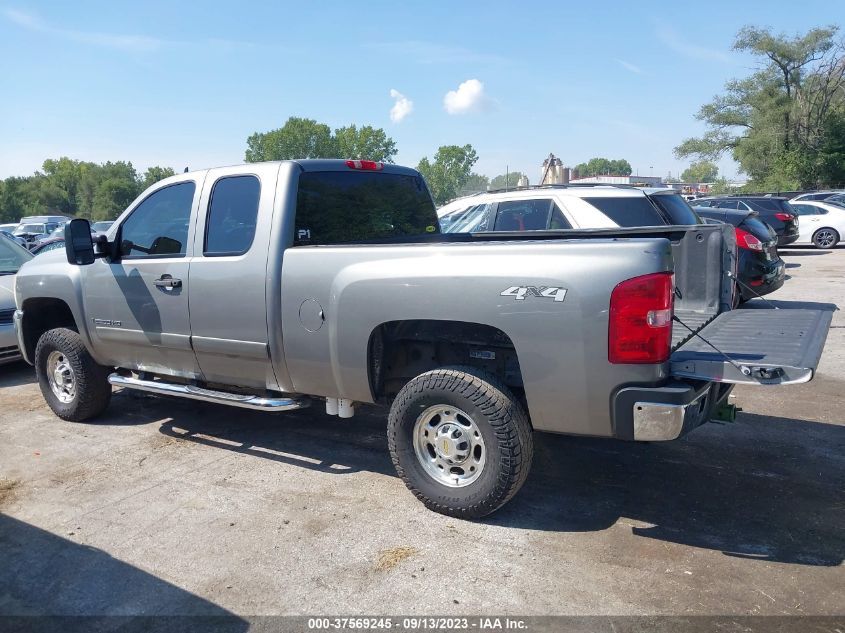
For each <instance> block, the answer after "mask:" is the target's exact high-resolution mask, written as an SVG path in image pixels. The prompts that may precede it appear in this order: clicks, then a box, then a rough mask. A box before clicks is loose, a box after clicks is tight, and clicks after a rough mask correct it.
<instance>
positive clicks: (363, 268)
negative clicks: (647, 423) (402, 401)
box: [281, 239, 672, 436]
mask: <svg viewBox="0 0 845 633" xmlns="http://www.w3.org/2000/svg"><path fill="white" fill-rule="evenodd" d="M671 266H672V259H671V250H670V245H669V242H668V241H667V240H663V239H622V240H590V241H558V242H533V243H532V242H501V243H496V242H488V243H480V244H436V245H401V246H394V245H375V246H364V245H359V246H343V247H299V248H291V249H288V250H287V251H286V253H285V260H284V266H283V270H282V296H283V297H284V299H283V301H282V307H281V312H282V328H283V335H284V348H285V358H286V362H287V367H288V369H289V370H290V375H291V376H292V379H293V385H294V388H295V390H296V391H297V392H300V393H306V394H315V395H325V396H333V397H343V398H350V399H353V400H357V401H360V402H372V400H373V394H372V392H371V388H370V384H369V379H368V371H367V369H368V365H367V354H368V341H369V339H370V335H371V333H372V332H373V331H374V330H375V328H377V327H378V326H379V325H380V324H382V323H385V322H388V321H401V320H405V319H431V320H450V321H461V322H468V323H479V324H483V325H489V326H492V327H495V328H498V329H500V330H501V331H502V332H504V333H505V334H506V335H507V336H508V337H510V339H511V341H513V343H514V346H515V349H516V353H517V356H518V359H519V363H520V367H521V371H522V378H523V381H524V385H525V392H526V397H527V401H528V406H529V412H530V415H531V419H532V422H533V424H534V428H535V429H538V430H544V431H554V432H561V433H572V434H581V435H597V436H611V435H613V429H612V422H611V416H610V405H609V395H610V394H611V393H612V392H613V391H615V390H616V389H617V388H618V386H619V385H621V384H631V383H635V384H655V383H657V382H659V381H661V380H663V379H665V378H666V367H665V365H611V364H609V363H608V361H607V322H608V300H609V297H610V293H611V291H612V290H613V288H614V287H615V286H616V285H617V284H618V283H619V282H621V281H623V280H625V279H629V278H631V277H635V276H638V275H644V274H648V273H652V272H658V271H667V270H671ZM543 286H545V287H551V288H563V289H565V290H566V294H565V297H563V300H562V301H556V300H555V297H554V296H535V294H534V293H533V292H532V291H530V290H529V291H527V294H524V298H522V299H518V298H516V296H517V295H518V294H519V291H518V290H516V291H511V294H506V295H504V296H503V292H506V291H508V290H509V289H512V288H514V287H516V288H528V287H533V288H538V289H539V288H541V287H543ZM320 313H322V314H320Z"/></svg>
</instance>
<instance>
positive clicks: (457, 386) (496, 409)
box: [387, 367, 534, 519]
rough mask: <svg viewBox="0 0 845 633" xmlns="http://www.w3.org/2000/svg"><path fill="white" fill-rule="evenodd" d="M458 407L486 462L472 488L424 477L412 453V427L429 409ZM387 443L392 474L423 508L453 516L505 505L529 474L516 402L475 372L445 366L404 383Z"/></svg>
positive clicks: (525, 425) (525, 434)
mask: <svg viewBox="0 0 845 633" xmlns="http://www.w3.org/2000/svg"><path fill="white" fill-rule="evenodd" d="M437 405H445V406H448V407H456V408H457V409H460V410H462V411H464V412H466V414H467V415H468V416H469V417H471V418H472V422H473V423H474V424H475V425H476V427H477V429H478V431H479V432H480V434H481V437H482V439H483V443H484V450H485V451H486V453H485V463H484V466H483V468H482V469H481V473H480V475H478V476H477V477H478V478H477V479H475V480H474V481H472V482H471V483H467V484H466V485H464V486H461V487H451V486H449V485H446V484H444V483H441V482H440V481H438V480H436V479H435V478H434V476H433V475H430V474H429V473H428V472H426V470H425V467H424V466H423V464H422V463H421V461H420V460H419V459H418V458H417V455H416V452H415V449H414V428H415V425H416V423H417V420H418V418H419V417H420V416H421V415H422V414H423V412H424V411H426V410H428V409H429V407H433V406H437ZM387 440H388V446H389V448H390V456H391V458H392V460H393V465H394V466H395V467H396V472H397V473H398V474H399V477H400V478H401V479H402V481H404V482H405V485H406V486H407V487H408V489H409V490H410V491H411V492H413V493H414V495H416V497H417V499H419V500H420V501H422V502H423V503H424V504H425V506H426V507H427V508H428V509H430V510H434V511H435V512H439V513H440V514H445V515H448V516H452V517H457V518H461V519H478V518H481V517H484V516H486V515H488V514H490V513H492V512H494V511H496V510H497V509H499V508H500V507H502V506H503V505H504V504H505V503H507V502H508V501H509V500H510V499H511V497H513V496H514V495H515V494H516V493H517V491H518V490H519V489H520V488H521V487H522V484H524V483H525V479H526V478H527V477H528V472H529V470H530V469H531V460H532V457H533V453H534V440H533V437H532V430H531V424H530V422H529V421H528V416H527V415H526V413H525V411H524V409H523V407H522V405H521V404H520V402H519V401H518V400H517V399H516V398H515V397H514V396H513V394H512V393H511V392H510V390H509V389H508V388H507V387H506V386H505V385H504V384H503V383H501V381H499V380H498V379H497V378H495V377H494V376H492V375H490V374H487V373H485V372H483V371H480V370H478V369H475V368H473V367H444V368H442V369H435V370H432V371H428V372H426V373H424V374H420V375H419V376H417V377H416V378H414V379H412V380H411V381H410V382H409V383H408V384H406V385H405V386H404V387H403V388H402V390H401V391H400V392H399V394H398V395H397V396H396V399H395V400H394V401H393V405H392V406H391V407H390V416H389V418H388V423H387Z"/></svg>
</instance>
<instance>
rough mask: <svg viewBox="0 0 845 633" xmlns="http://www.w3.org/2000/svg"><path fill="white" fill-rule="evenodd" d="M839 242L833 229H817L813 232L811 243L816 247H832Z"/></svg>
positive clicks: (837, 234)
mask: <svg viewBox="0 0 845 633" xmlns="http://www.w3.org/2000/svg"><path fill="white" fill-rule="evenodd" d="M838 243H839V233H837V232H836V231H835V230H834V229H819V230H818V231H816V232H815V233H813V245H814V246H815V247H816V248H833V247H834V246H836V245H837V244H838Z"/></svg>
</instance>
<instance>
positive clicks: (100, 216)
mask: <svg viewBox="0 0 845 633" xmlns="http://www.w3.org/2000/svg"><path fill="white" fill-rule="evenodd" d="M137 195H138V183H137V182H136V181H132V180H127V179H125V178H116V177H110V178H106V179H105V180H103V181H102V182H101V183H100V184H99V185H98V186H97V193H96V194H95V195H94V208H93V210H92V212H91V218H90V219H91V220H95V221H98V220H114V219H115V218H116V217H117V216H118V215H120V214H121V213H122V212H123V211H124V209H126V207H128V206H129V204H130V203H131V202H132V201H133V200H134V199H135V197H136V196H137Z"/></svg>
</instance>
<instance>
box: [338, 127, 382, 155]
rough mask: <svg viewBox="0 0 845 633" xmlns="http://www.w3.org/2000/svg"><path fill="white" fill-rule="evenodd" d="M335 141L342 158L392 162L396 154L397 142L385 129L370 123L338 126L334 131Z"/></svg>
mask: <svg viewBox="0 0 845 633" xmlns="http://www.w3.org/2000/svg"><path fill="white" fill-rule="evenodd" d="M334 141H335V143H336V144H337V155H338V156H340V157H341V158H352V159H355V160H374V161H378V162H382V163H392V162H393V157H394V156H396V142H395V141H394V140H393V139H392V138H390V137H389V136H388V135H387V133H385V131H384V130H383V129H381V128H374V127H372V126H370V125H364V126H363V127H361V128H358V127H356V126H355V125H348V126H346V127H341V128H338V129H336V130H335V131H334Z"/></svg>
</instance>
